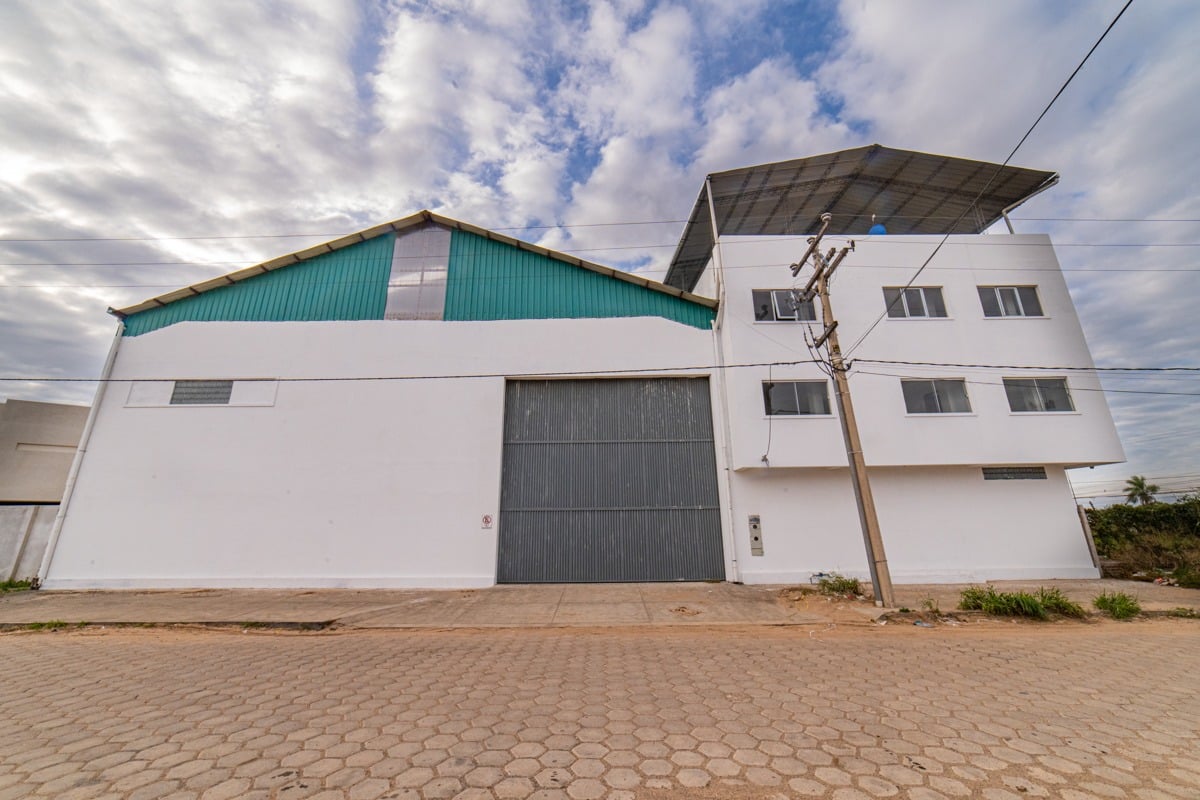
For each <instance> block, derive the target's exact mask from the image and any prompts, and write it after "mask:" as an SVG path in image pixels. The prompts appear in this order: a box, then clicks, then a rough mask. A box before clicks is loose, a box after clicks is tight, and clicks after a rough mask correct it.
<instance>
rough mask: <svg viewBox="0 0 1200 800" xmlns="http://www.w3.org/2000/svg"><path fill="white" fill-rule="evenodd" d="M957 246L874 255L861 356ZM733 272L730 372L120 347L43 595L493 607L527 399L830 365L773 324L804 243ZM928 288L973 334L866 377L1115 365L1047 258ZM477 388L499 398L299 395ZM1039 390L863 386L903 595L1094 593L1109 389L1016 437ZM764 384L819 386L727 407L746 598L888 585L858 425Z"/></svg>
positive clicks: (1032, 244) (979, 240)
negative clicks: (187, 594) (1027, 400)
mask: <svg viewBox="0 0 1200 800" xmlns="http://www.w3.org/2000/svg"><path fill="white" fill-rule="evenodd" d="M937 241H938V238H937V237H882V238H868V239H866V240H864V241H861V242H860V243H859V245H858V249H857V251H856V252H855V253H854V254H853V255H852V256H850V258H849V259H848V260H847V261H846V262H845V263H844V264H843V266H842V267H841V269H840V271H839V273H838V275H837V277H836V280H835V283H834V302H835V305H836V310H837V315H838V318H839V320H840V321H841V323H842V324H841V327H840V329H839V330H840V333H841V335H842V341H843V343H844V344H846V345H849V344H851V343H852V342H853V341H854V340H855V339H856V338H857V336H858V335H859V334H860V333H862V332H863V331H865V330H866V329H867V327H868V326H869V325H870V324H871V323H872V322H873V321H874V320H875V319H876V317H877V316H878V315H879V314H880V313H882V312H883V310H884V301H883V294H882V291H881V287H883V286H885V285H902V284H903V283H904V282H905V281H906V280H907V278H908V277H909V276H910V275H911V274H912V273H913V272H914V271H915V270H916V269H917V267H919V266H920V264H921V263H922V262H923V261H924V260H925V258H926V257H927V256H928V255H929V254H930V253H931V252H932V250H933V248H934V247H935V246H936V244H937ZM830 243H832V240H830ZM720 248H721V253H720V254H721V256H722V259H723V263H724V265H725V273H724V274H725V278H724V282H723V286H724V287H725V292H724V295H723V297H722V300H723V304H724V305H723V315H724V319H723V325H722V328H721V330H720V331H719V334H718V336H719V337H720V339H719V345H720V346H719V347H716V346H715V345H717V344H718V342H717V341H715V340H714V339H713V337H712V335H711V334H710V333H708V332H706V331H702V330H698V329H694V328H689V327H686V326H683V325H679V324H676V323H672V322H669V321H666V320H662V319H658V318H645V319H604V320H527V321H508V322H312V323H301V322H289V323H260V322H254V323H216V322H204V323H181V324H178V325H174V326H171V327H169V328H165V329H163V330H160V331H156V332H154V333H150V334H146V335H144V336H139V337H136V338H132V339H126V340H124V341H123V342H122V344H121V349H120V353H119V355H118V358H117V361H116V366H115V371H114V377H115V378H117V379H120V380H123V381H129V384H128V385H125V384H117V385H115V386H113V388H112V389H111V390H110V391H109V392H108V393H107V395H106V397H105V400H104V403H103V405H102V407H101V408H100V410H99V412H98V415H97V420H96V427H95V430H94V433H93V436H92V441H91V446H90V448H89V451H88V454H87V457H86V458H85V459H84V462H83V466H82V469H81V471H80V475H79V481H78V485H77V488H76V491H75V495H74V497H73V500H72V504H71V506H70V508H69V513H68V515H67V517H66V522H65V525H64V528H63V533H62V537H61V540H60V542H59V544H58V549H57V551H56V554H55V557H54V559H53V562H52V564H51V566H50V570H49V574H48V578H47V581H46V585H47V586H48V587H51V588H68V587H85V586H87V587H97V586H100V587H124V586H264V587H265V586H431V587H451V586H486V585H490V584H491V583H493V582H494V580H495V564H496V544H497V532H498V528H492V529H490V530H484V529H482V528H481V526H480V519H481V517H482V515H484V514H492V515H495V514H496V512H497V507H498V505H499V491H500V469H501V455H502V454H501V448H502V428H503V402H504V381H505V377H504V376H514V375H522V374H535V373H536V374H547V373H555V372H560V373H574V374H573V375H572V377H588V376H590V375H595V374H599V373H603V371H605V370H635V371H641V374H662V373H661V370H663V369H666V368H671V367H694V366H703V365H710V364H713V363H715V362H716V361H717V360H718V358H719V357H721V356H720V354H721V353H723V358H724V360H725V362H726V363H728V364H731V365H738V364H748V363H759V362H787V361H799V360H806V359H808V358H810V355H809V353H808V351H807V349H806V347H805V345H804V342H803V335H802V332H803V329H804V328H805V327H810V326H806V325H803V324H797V323H786V322H785V323H755V322H754V317H753V308H752V305H751V295H750V292H751V290H752V289H755V288H760V289H771V288H787V287H789V286H791V285H793V283H794V281H793V279H792V278H791V275H790V273H789V272H788V270H787V265H788V264H789V263H790V262H791V261H792V260H794V259H795V258H798V257H799V255H800V253H801V252H802V250H803V249H804V241H803V238H801V237H792V238H787V237H736V238H732V239H731V238H730V237H725V238H724V239H723V240H722V242H721V244H720ZM926 276H927V279H926ZM1005 284H1012V285H1028V284H1036V285H1037V286H1038V288H1039V294H1040V297H1041V302H1042V304H1043V306H1044V308H1045V310H1046V317H1045V318H1041V319H998V320H993V319H986V318H984V317H983V312H982V309H981V308H980V305H979V300H978V296H977V294H976V291H975V287H976V286H977V285H1005ZM918 285H922V286H940V287H942V289H943V295H944V297H945V301H946V303H947V305H948V308H949V312H950V318H948V319H944V320H942V319H938V320H891V319H884V320H883V321H882V322H881V323H880V324H879V326H878V328H877V329H876V331H875V332H874V333H873V334H872V335H871V336H870V337H869V338H868V339H867V340H866V344H865V345H864V347H863V348H862V350H861V351H859V352H858V353H855V354H854V355H855V356H857V357H862V358H879V359H893V360H905V361H938V362H959V363H964V364H1013V365H1072V366H1075V365H1077V366H1087V365H1090V364H1091V363H1092V361H1091V356H1090V355H1089V353H1088V350H1087V345H1086V343H1085V342H1084V340H1083V334H1082V332H1081V330H1080V327H1079V323H1078V320H1077V318H1076V316H1075V313H1074V310H1073V308H1072V305H1071V301H1070V297H1069V295H1068V294H1067V289H1066V286H1065V283H1064V282H1063V280H1062V275H1061V273H1060V271H1059V269H1058V265H1057V262H1056V260H1055V258H1054V254H1053V251H1052V249H1051V248H1050V246H1049V242H1048V240H1047V239H1046V237H1044V236H969V237H951V239H950V241H949V242H948V243H947V245H946V246H945V247H943V249H942V251H941V252H940V253H939V254H938V256H937V257H936V258H935V259H934V260H933V261H932V262H931V264H930V267H929V268H928V269H927V270H926V272H925V273H924V275H923V276H922V279H921V280H920V281H919V282H918ZM811 327H814V328H815V327H816V326H811ZM866 371H872V372H888V373H893V374H892V375H867V374H865V372H866ZM709 373H710V370H708V369H700V370H698V371H697V374H709ZM465 374H482V375H488V376H490V377H483V378H445V377H443V378H439V379H437V380H404V381H376V380H370V381H320V382H308V381H295V380H289V379H294V378H313V377H319V378H331V377H334V378H356V377H360V378H368V377H379V376H447V375H450V376H452V375H465ZM672 374H679V373H672ZM897 374H907V375H914V376H916V375H921V376H932V377H964V378H966V379H967V380H968V381H971V383H970V384H969V385H968V390H969V394H970V398H971V403H972V413H971V414H970V415H965V416H953V417H942V416H924V415H920V416H917V415H914V416H909V415H907V414H906V413H905V409H904V403H903V397H902V395H901V391H900V385H899V378H898V377H896V375H897ZM1040 374H1043V373H1033V372H1023V371H1020V370H1014V371H1012V372H1011V373H1009V372H1007V371H1005V372H1001V373H997V372H995V371H988V370H978V371H975V370H968V369H965V368H961V369H960V368H929V369H924V368H920V367H890V368H889V367H871V368H870V369H869V370H868V368H867V366H866V365H865V364H863V363H862V362H860V363H859V372H858V374H855V375H854V376H853V377H852V379H851V380H852V386H853V390H854V399H855V404H856V407H857V410H858V414H859V420H860V427H861V429H862V432H863V439H864V445H865V448H864V449H865V451H866V459H867V462H868V464H869V465H871V467H872V468H871V470H870V474H871V477H872V483H873V487H874V490H875V495H876V501H877V506H878V509H879V516H880V522H881V526H882V529H883V536H884V541H885V544H886V548H887V554H888V557H889V563H890V566H891V569H892V575H893V579H894V580H896V581H897V582H906V581H907V582H913V581H959V580H983V579H988V578H1039V577H1042V578H1048V577H1088V576H1092V577H1094V576H1096V570H1095V568H1094V567H1093V565H1092V562H1091V558H1090V555H1089V553H1088V549H1087V546H1086V542H1085V540H1084V538H1083V533H1082V530H1081V528H1080V525H1079V522H1078V518H1077V516H1076V513H1075V508H1074V504H1073V501H1072V498H1071V495H1070V491H1069V487H1068V485H1067V483H1066V480H1065V477H1064V472H1063V470H1064V467H1070V466H1079V465H1085V464H1097V463H1105V462H1110V461H1119V460H1121V459H1122V458H1123V454H1122V451H1121V447H1120V443H1119V442H1118V440H1117V438H1116V433H1115V430H1114V427H1113V424H1112V420H1111V417H1110V415H1109V412H1108V408H1107V406H1106V404H1105V402H1104V398H1103V394H1102V393H1100V392H1098V391H1090V390H1091V389H1095V388H1098V384H1097V383H1096V381H1095V379H1094V378H1090V377H1087V376H1085V375H1081V374H1078V373H1075V372H1071V373H1066V374H1067V377H1068V380H1069V385H1070V387H1071V389H1072V394H1073V398H1074V401H1075V404H1076V409H1077V410H1076V412H1073V413H1053V414H1042V415H1029V414H1013V413H1012V412H1010V411H1009V409H1008V404H1007V400H1006V398H1005V394H1004V390H1003V387H1002V386H1001V385H1000V378H1001V377H1003V376H1005V375H1009V376H1011V377H1024V376H1026V375H1040ZM768 376H771V377H772V378H773V379H775V380H786V379H789V378H823V377H824V376H823V375H822V373H820V372H819V371H818V370H817V369H816V367H815V366H812V365H795V366H778V367H771V368H768V367H748V368H734V369H730V370H728V371H727V372H725V373H724V377H725V379H726V384H727V386H726V387H725V389H723V388H722V386H721V382H720V381H718V380H712V381H711V382H710V385H711V387H712V390H713V394H712V396H713V405H714V409H715V414H714V417H715V418H714V431H715V432H716V434H717V437H718V447H717V463H718V469H720V470H721V476H722V483H721V502H722V505H723V507H724V508H725V509H726V512H727V513H726V516H725V524H726V552H727V560H728V563H727V574H728V575H729V577H730V579H734V580H736V579H741V580H745V581H747V582H794V581H804V580H807V578H808V576H809V575H810V574H811V573H812V572H816V571H830V570H837V571H840V572H844V573H848V574H856V575H860V576H863V577H865V576H866V574H867V570H866V559H865V555H864V548H863V544H862V535H861V532H860V529H859V525H858V518H857V513H856V511H855V505H854V500H853V495H852V492H851V489H850V483H849V477H848V474H847V471H846V467H845V464H846V458H845V450H844V446H843V443H842V436H841V430H840V426H839V424H838V421H837V419H836V417H833V416H830V417H825V418H779V417H776V418H773V419H767V418H766V416H765V413H764V409H763V401H762V389H761V384H762V381H764V380H766V379H767V378H768ZM178 378H224V379H231V378H232V379H237V378H241V379H250V378H269V379H272V381H268V382H263V383H257V384H249V383H246V384H242V383H239V384H237V385H236V386H235V391H234V401H235V404H233V405H230V406H219V407H188V406H170V405H169V404H165V403H164V398H167V399H169V393H166V392H165V391H164V387H165V386H166V384H161V385H160V384H155V383H153V382H152V381H153V380H154V379H178ZM726 395H727V396H728V401H727V402H725V401H724V400H723V398H724V397H725V396H726ZM726 418H727V419H728V424H729V429H730V431H731V436H730V439H729V453H730V455H729V458H728V459H726V456H725V451H726V448H725V442H724V430H725V425H726ZM768 443H769V444H768ZM764 454H766V455H767V456H768V460H767V462H765V463H764V462H763V460H762V456H763V455H764ZM982 465H1036V466H1044V467H1046V471H1047V475H1048V479H1047V480H1022V481H984V480H983V479H982V473H981V470H980V466H982ZM727 466H728V467H730V468H731V469H730V470H728V471H727V470H726V467H727ZM750 514H759V515H761V516H762V520H763V525H764V541H765V545H766V554H765V555H764V556H761V557H757V556H751V555H750V552H749V541H748V531H747V517H748V515H750Z"/></svg>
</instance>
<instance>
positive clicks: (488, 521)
mask: <svg viewBox="0 0 1200 800" xmlns="http://www.w3.org/2000/svg"><path fill="white" fill-rule="evenodd" d="M493 522H495V519H494V518H493V517H492V515H491V514H484V515H483V517H482V518H481V519H480V520H479V527H481V528H484V529H487V528H490V527H492V523H493Z"/></svg>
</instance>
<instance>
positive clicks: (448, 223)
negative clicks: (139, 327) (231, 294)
mask: <svg viewBox="0 0 1200 800" xmlns="http://www.w3.org/2000/svg"><path fill="white" fill-rule="evenodd" d="M428 222H433V223H436V224H438V225H441V226H443V227H446V228H449V229H451V230H459V231H465V232H467V233H473V234H475V235H477V236H482V237H484V238H486V239H490V240H492V241H496V242H503V243H504V244H507V245H510V246H512V247H515V248H518V249H520V250H527V251H529V252H531V253H538V254H539V255H543V256H546V257H548V258H552V259H554V260H556V261H561V262H563V263H566V264H570V265H572V266H575V267H579V268H581V269H585V270H588V271H590V272H598V273H600V274H601V275H607V276H608V277H610V278H616V279H617V280H621V281H625V282H626V283H632V284H635V285H637V286H641V287H643V288H645V289H650V290H651V291H655V292H662V293H663V294H667V295H671V296H672V297H679V298H682V299H684V300H688V301H690V302H693V303H698V304H699V305H702V306H706V307H708V308H715V307H716V305H717V303H716V301H715V300H712V299H710V298H707V297H698V296H696V295H694V294H691V293H690V292H687V291H683V290H681V289H677V288H675V287H671V286H665V285H664V284H661V283H658V282H657V281H652V280H649V279H648V278H643V277H642V276H641V275H635V274H633V273H630V272H623V271H622V270H619V269H613V268H612V267H606V266H604V265H602V264H596V263H594V262H591V261H584V260H583V259H581V258H576V257H575V256H572V255H568V254H566V253H560V252H558V251H556V250H550V249H549V248H546V247H541V246H539V245H536V244H530V243H529V242H523V241H521V240H520V239H514V238H513V237H511V236H505V235H504V234H500V233H496V232H494V231H489V230H487V229H485V228H479V227H476V226H475V225H468V224H467V223H465V222H459V221H458V220H455V219H451V218H450V217H443V216H441V215H440V214H434V213H433V212H432V211H419V212H417V213H416V214H413V215H411V216H408V217H404V218H402V219H397V220H393V221H391V222H385V223H384V224H382V225H376V226H375V227H373V228H367V229H366V230H363V231H359V232H358V233H352V234H350V235H349V236H343V237H341V238H340V239H334V240H332V241H329V242H325V243H324V244H319V245H316V246H315V247H309V248H307V249H305V250H300V251H297V252H295V253H289V254H288V255H285V256H279V257H278V258H273V259H271V260H269V261H264V262H262V263H261V264H255V265H254V266H253V267H247V268H246V269H241V270H238V271H237V272H231V273H229V274H228V275H222V276H220V277H217V278H210V279H209V280H206V281H201V282H199V283H194V284H192V285H191V286H185V287H184V288H182V289H176V290H175V291H173V292H167V293H166V294H161V295H159V296H158V297H153V298H151V299H149V300H145V301H143V302H141V303H138V304H136V305H132V306H129V307H127V308H110V309H109V310H108V311H109V313H110V314H113V315H115V316H117V317H119V318H121V319H124V318H125V317H128V316H130V315H131V314H136V313H138V312H139V311H147V310H149V309H152V308H162V307H163V306H165V305H168V304H170V303H174V302H175V301H177V300H184V299H186V298H188V297H195V296H196V295H199V294H203V293H204V292H210V291H212V290H213V289H219V288H221V287H222V286H229V285H231V284H234V283H239V282H241V281H245V280H249V279H251V278H254V277H257V276H259V275H262V274H264V273H267V272H271V271H273V270H277V269H283V268H284V267H288V266H291V265H292V264H299V263H300V262H302V261H305V260H307V259H310V258H313V257H315V256H319V255H324V254H326V253H333V252H335V251H337V250H341V249H343V248H346V247H349V246H351V245H355V244H359V243H360V242H365V241H367V240H369V239H374V238H376V237H378V236H382V235H384V234H386V233H390V232H392V231H403V230H406V229H407V228H411V227H413V226H415V225H424V224H425V223H428Z"/></svg>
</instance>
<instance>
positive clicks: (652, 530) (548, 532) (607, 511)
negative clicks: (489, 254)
mask: <svg viewBox="0 0 1200 800" xmlns="http://www.w3.org/2000/svg"><path fill="white" fill-rule="evenodd" d="M504 419H505V432H504V442H505V444H504V459H503V472H502V479H501V483H502V486H501V503H500V554H499V561H498V564H497V579H498V580H499V581H501V582H534V583H536V582H592V581H663V580H721V579H723V578H724V555H723V549H722V544H721V521H720V505H719V500H718V494H717V475H716V457H715V449H714V446H715V445H714V441H713V434H712V412H711V407H710V405H709V395H708V382H707V380H706V379H687V378H665V379H617V380H574V381H510V382H509V384H508V387H507V390H506V402H505V412H504Z"/></svg>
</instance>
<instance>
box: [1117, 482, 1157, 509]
mask: <svg viewBox="0 0 1200 800" xmlns="http://www.w3.org/2000/svg"><path fill="white" fill-rule="evenodd" d="M1158 491H1159V489H1158V485H1157V484H1154V483H1146V478H1145V476H1143V475H1134V476H1133V477H1132V478H1130V479H1129V480H1127V481H1125V499H1126V500H1128V501H1129V502H1130V503H1138V504H1140V505H1143V506H1144V505H1146V504H1147V503H1153V502H1154V495H1155V493H1156V492H1158Z"/></svg>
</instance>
